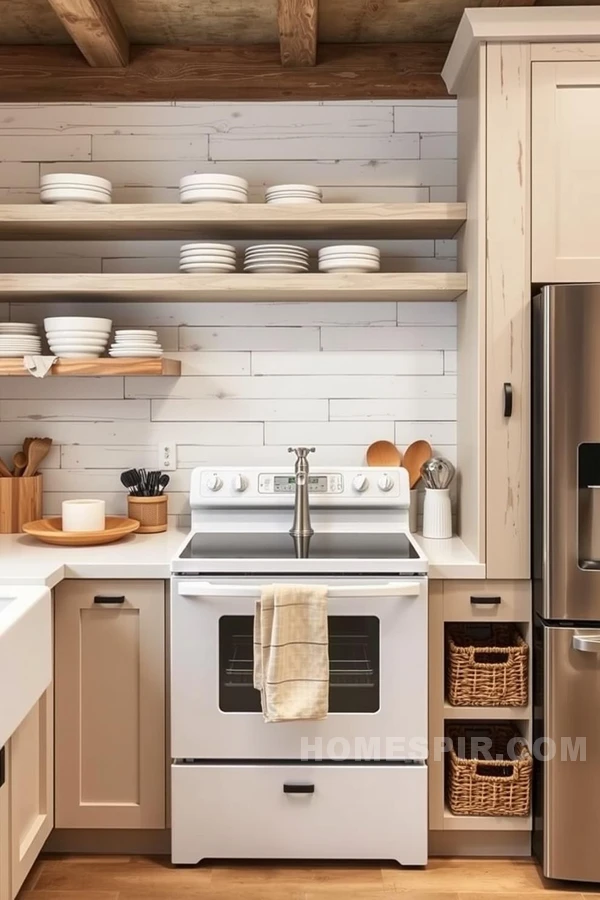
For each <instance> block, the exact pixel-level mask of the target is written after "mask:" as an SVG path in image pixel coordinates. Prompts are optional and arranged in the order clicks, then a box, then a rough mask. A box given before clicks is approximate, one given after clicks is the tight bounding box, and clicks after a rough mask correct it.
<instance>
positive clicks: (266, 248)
mask: <svg viewBox="0 0 600 900" xmlns="http://www.w3.org/2000/svg"><path fill="white" fill-rule="evenodd" d="M244 272H254V273H255V274H262V273H267V272H281V273H282V274H286V273H287V274H288V275H292V274H294V273H295V272H308V250H306V249H305V248H304V247H296V246H295V245H294V244H256V245H255V246H253V247H248V249H247V250H246V255H245V257H244Z"/></svg>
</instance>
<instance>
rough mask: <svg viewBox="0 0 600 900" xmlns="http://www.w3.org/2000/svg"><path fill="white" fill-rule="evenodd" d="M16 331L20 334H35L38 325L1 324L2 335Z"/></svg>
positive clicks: (25, 323) (29, 323)
mask: <svg viewBox="0 0 600 900" xmlns="http://www.w3.org/2000/svg"><path fill="white" fill-rule="evenodd" d="M13 331H16V332H18V333H19V334H35V333H36V332H37V325H33V324H32V323H31V322H0V334H5V333H7V332H11V333H12V332H13Z"/></svg>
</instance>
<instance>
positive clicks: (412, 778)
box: [171, 725, 427, 866]
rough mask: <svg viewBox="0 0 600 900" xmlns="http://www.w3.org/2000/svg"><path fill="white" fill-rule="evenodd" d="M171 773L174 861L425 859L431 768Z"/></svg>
mask: <svg viewBox="0 0 600 900" xmlns="http://www.w3.org/2000/svg"><path fill="white" fill-rule="evenodd" d="M272 727H273V728H277V726H276V725H275V726H272ZM171 775H172V804H173V815H172V822H173V834H172V859H173V862H174V863H197V862H199V861H200V860H201V859H204V858H219V857H221V858H223V857H224V858H239V859H244V858H245V859H248V858H250V859H265V858H283V859H286V858H287V859H395V860H398V861H399V862H400V863H402V864H404V865H407V866H423V865H425V864H426V863H427V766H425V765H412V766H386V765H374V766H353V765H341V766H328V765H314V766H311V765H306V764H305V765H283V766H282V765H276V764H274V765H261V764H258V765H254V764H252V765H227V764H226V765H173V766H172V767H171Z"/></svg>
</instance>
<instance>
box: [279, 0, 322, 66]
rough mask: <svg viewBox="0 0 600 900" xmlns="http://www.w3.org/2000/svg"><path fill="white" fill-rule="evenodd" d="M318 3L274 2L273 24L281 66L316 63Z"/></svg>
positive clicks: (302, 0) (307, 0)
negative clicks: (275, 4) (274, 24)
mask: <svg viewBox="0 0 600 900" xmlns="http://www.w3.org/2000/svg"><path fill="white" fill-rule="evenodd" d="M317 9H318V0H278V2H277V24H278V27H279V49H280V51H281V65H282V66H314V65H315V64H316V62H317Z"/></svg>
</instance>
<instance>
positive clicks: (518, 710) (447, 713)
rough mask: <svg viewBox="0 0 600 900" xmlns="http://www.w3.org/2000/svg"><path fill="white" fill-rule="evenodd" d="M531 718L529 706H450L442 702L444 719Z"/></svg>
mask: <svg viewBox="0 0 600 900" xmlns="http://www.w3.org/2000/svg"><path fill="white" fill-rule="evenodd" d="M530 718H531V707H530V706H451V705H450V704H449V703H444V719H461V720H465V721H468V720H470V719H482V720H483V721H486V720H487V721H489V720H494V719H500V720H501V721H506V720H511V719H512V720H524V721H529V719H530Z"/></svg>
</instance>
